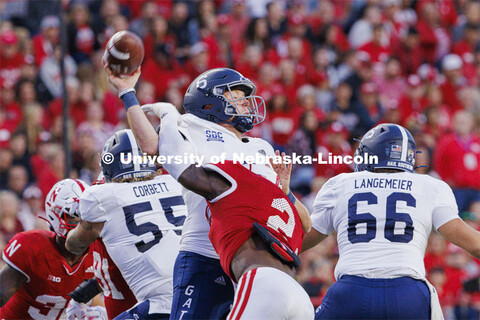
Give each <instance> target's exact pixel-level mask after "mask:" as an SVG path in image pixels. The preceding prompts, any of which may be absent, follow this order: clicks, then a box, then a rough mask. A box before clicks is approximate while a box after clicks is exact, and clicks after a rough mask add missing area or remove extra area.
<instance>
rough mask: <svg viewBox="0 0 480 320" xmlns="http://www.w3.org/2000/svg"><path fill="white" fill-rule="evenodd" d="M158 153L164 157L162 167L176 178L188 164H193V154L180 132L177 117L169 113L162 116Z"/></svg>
mask: <svg viewBox="0 0 480 320" xmlns="http://www.w3.org/2000/svg"><path fill="white" fill-rule="evenodd" d="M158 154H159V155H160V156H164V157H166V162H165V163H164V164H163V167H164V168H165V169H166V170H167V171H168V173H170V175H171V176H172V177H174V178H175V179H176V180H178V177H180V175H181V174H182V173H183V172H184V171H185V170H186V169H187V168H188V167H190V165H192V164H195V161H192V160H194V159H192V158H191V157H190V156H191V155H194V154H195V153H194V152H193V150H192V148H191V145H190V144H189V143H188V141H186V140H185V138H184V136H183V135H182V134H181V133H180V131H179V127H178V124H177V119H176V118H175V117H174V116H170V115H169V114H167V115H166V116H164V117H163V118H162V123H161V128H160V134H159V139H158ZM169 159H170V160H169Z"/></svg>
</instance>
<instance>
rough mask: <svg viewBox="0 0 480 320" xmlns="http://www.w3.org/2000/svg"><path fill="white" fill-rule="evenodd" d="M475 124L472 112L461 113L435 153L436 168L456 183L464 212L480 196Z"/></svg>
mask: <svg viewBox="0 0 480 320" xmlns="http://www.w3.org/2000/svg"><path fill="white" fill-rule="evenodd" d="M473 125H474V120H473V117H472V116H471V114H469V113H468V112H465V111H459V112H457V113H456V114H455V116H454V118H453V130H454V132H453V133H452V134H450V135H446V136H444V137H443V138H441V139H440V141H439V142H438V144H437V145H436V148H435V154H434V168H435V169H436V171H437V172H438V174H439V175H440V177H442V179H443V180H444V181H446V182H447V183H448V184H449V185H451V186H452V189H453V193H454V195H455V198H456V200H457V204H458V208H459V211H460V212H462V211H465V210H466V209H467V208H468V206H469V205H470V203H472V202H473V201H478V200H479V199H480V191H479V190H480V170H479V165H480V138H479V137H478V135H476V134H474V133H473Z"/></svg>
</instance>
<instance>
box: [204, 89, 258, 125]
mask: <svg viewBox="0 0 480 320" xmlns="http://www.w3.org/2000/svg"><path fill="white" fill-rule="evenodd" d="M233 90H241V91H243V92H244V93H245V96H244V97H240V98H236V99H234V98H233V97H234V95H233V92H232V91H233ZM256 91H257V89H256V87H255V86H254V85H253V83H251V82H250V81H248V80H242V81H235V82H230V83H228V84H226V85H222V86H216V87H214V88H213V94H214V95H216V96H217V97H219V98H222V99H223V100H224V101H225V109H224V113H225V115H227V116H232V117H234V118H233V120H229V121H226V123H231V124H232V125H233V126H234V127H235V129H237V130H238V131H240V132H242V133H243V132H248V131H250V130H252V128H253V127H254V126H256V125H257V124H260V123H262V122H263V121H264V120H265V114H266V108H265V101H264V100H263V98H262V97H260V96H257V95H255V93H256ZM226 92H229V93H230V97H231V98H232V99H230V100H228V99H227V98H225V96H224V94H225V93H226ZM245 101H247V102H248V107H247V108H248V112H247V113H244V112H242V106H241V104H244V103H245Z"/></svg>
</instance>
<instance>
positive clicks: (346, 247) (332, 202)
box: [303, 124, 480, 319]
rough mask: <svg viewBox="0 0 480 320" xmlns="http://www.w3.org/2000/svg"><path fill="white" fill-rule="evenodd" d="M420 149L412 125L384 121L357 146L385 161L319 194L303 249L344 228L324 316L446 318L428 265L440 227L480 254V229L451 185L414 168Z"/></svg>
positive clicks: (327, 186) (332, 181)
mask: <svg viewBox="0 0 480 320" xmlns="http://www.w3.org/2000/svg"><path fill="white" fill-rule="evenodd" d="M415 149H416V146H415V141H414V140H413V137H412V136H411V134H410V133H409V132H408V131H407V130H406V129H405V128H403V127H401V126H399V125H396V124H381V125H378V126H377V127H375V128H373V129H371V130H370V131H368V132H367V133H366V134H365V136H364V137H363V139H362V140H361V142H360V145H359V147H358V149H357V151H356V153H355V154H356V155H361V156H363V155H364V154H365V153H368V155H369V156H370V155H375V156H377V157H378V163H377V164H360V165H357V166H356V167H355V171H356V172H354V173H344V174H340V175H338V176H336V177H334V178H332V179H330V180H329V181H328V182H327V183H326V184H325V185H324V186H323V187H322V189H321V190H320V192H319V193H318V195H317V197H316V199H315V202H314V212H313V213H312V223H313V229H312V231H311V232H310V233H309V234H308V235H307V236H306V237H305V241H304V244H303V249H304V250H306V249H309V248H311V247H313V246H315V245H316V244H317V243H319V242H320V241H322V240H323V239H325V238H326V237H327V235H328V234H331V233H332V232H333V231H336V232H337V233H338V234H337V241H338V248H339V254H340V258H339V261H338V263H337V265H336V267H335V278H336V279H337V282H336V283H334V284H333V285H332V287H330V289H329V290H328V292H327V295H326V296H325V298H324V299H323V301H322V304H321V306H320V307H319V308H318V309H317V311H316V319H443V316H442V313H441V308H440V305H439V302H438V295H437V293H436V291H435V289H434V288H433V286H431V285H430V284H429V283H428V282H427V281H426V279H425V267H424V264H423V258H424V254H425V249H426V246H427V241H428V238H429V236H430V232H431V230H432V226H433V227H434V228H435V229H436V230H437V231H438V232H439V233H440V234H441V235H442V236H443V237H445V238H446V239H447V240H448V241H450V242H452V243H453V244H455V245H457V246H459V247H461V248H463V249H465V250H466V251H468V252H469V253H470V254H472V255H473V256H475V257H476V258H480V232H478V231H475V230H474V229H473V228H471V227H470V226H468V225H467V224H466V223H465V222H463V220H461V219H460V218H459V216H458V208H457V204H456V202H455V198H454V196H453V193H452V190H451V189H450V187H449V186H448V185H447V184H446V183H445V182H443V181H441V180H437V179H435V178H432V177H430V176H428V175H422V174H414V173H413V170H414V164H415V160H414V158H415Z"/></svg>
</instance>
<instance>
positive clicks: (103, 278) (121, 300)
mask: <svg viewBox="0 0 480 320" xmlns="http://www.w3.org/2000/svg"><path fill="white" fill-rule="evenodd" d="M91 250H92V253H93V266H94V268H95V277H96V278H97V282H98V284H99V285H100V287H102V289H103V295H104V302H105V308H106V309H107V314H108V318H109V319H113V318H115V317H116V316H118V315H119V314H120V313H122V312H123V311H125V310H128V309H130V308H131V307H133V306H134V305H135V304H136V303H137V299H136V298H135V295H134V294H133V292H132V291H131V290H130V288H129V287H128V285H127V283H126V282H125V279H123V276H122V274H121V273H120V270H118V267H117V266H116V265H115V263H114V262H113V260H112V258H110V255H109V254H108V252H107V248H105V245H104V244H103V241H102V240H101V239H98V240H97V241H95V242H94V243H93V244H92V246H91Z"/></svg>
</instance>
